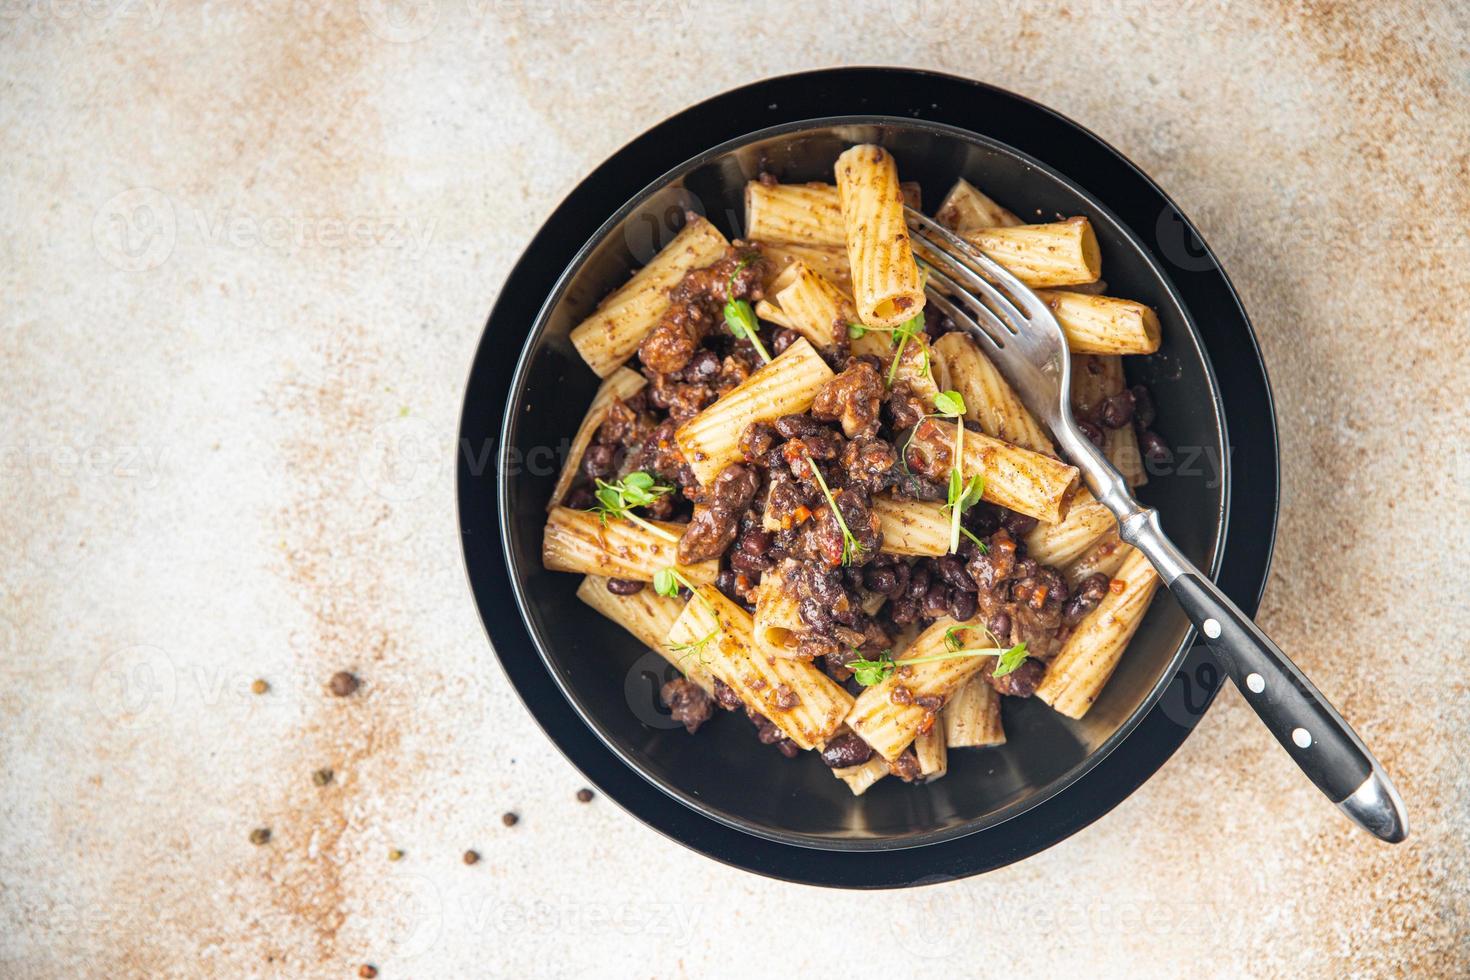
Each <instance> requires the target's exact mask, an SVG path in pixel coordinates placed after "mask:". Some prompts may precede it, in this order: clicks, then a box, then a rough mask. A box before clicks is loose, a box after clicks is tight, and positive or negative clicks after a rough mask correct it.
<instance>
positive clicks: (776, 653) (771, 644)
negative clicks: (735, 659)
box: [751, 560, 807, 657]
mask: <svg viewBox="0 0 1470 980" xmlns="http://www.w3.org/2000/svg"><path fill="white" fill-rule="evenodd" d="M799 567H800V566H799V564H798V563H797V562H795V561H790V560H788V561H786V562H783V563H782V564H781V565H780V566H779V567H777V568H773V569H771V570H770V571H769V572H766V574H765V575H763V576H761V584H760V586H759V587H758V588H757V589H756V599H755V620H754V625H753V626H752V629H751V637H752V642H754V644H755V648H756V650H758V651H760V652H761V653H764V654H765V655H766V656H768V657H795V656H797V651H798V649H799V647H800V645H801V634H803V633H805V632H806V629H807V626H806V622H805V621H804V620H802V618H801V611H800V609H799V608H798V603H799V600H798V598H797V595H796V590H795V586H794V583H792V582H790V581H788V576H789V575H790V573H791V572H793V571H795V570H796V569H797V568H799Z"/></svg>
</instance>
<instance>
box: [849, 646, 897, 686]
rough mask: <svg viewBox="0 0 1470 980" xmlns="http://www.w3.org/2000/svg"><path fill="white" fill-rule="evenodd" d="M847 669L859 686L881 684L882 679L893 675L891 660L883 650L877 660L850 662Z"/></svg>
mask: <svg viewBox="0 0 1470 980" xmlns="http://www.w3.org/2000/svg"><path fill="white" fill-rule="evenodd" d="M847 667H848V669H849V670H851V671H852V676H853V677H855V678H857V682H858V683H859V684H861V685H862V686H863V687H872V686H873V685H874V684H880V683H882V681H883V678H885V677H887V676H888V675H889V674H891V673H893V658H892V657H891V656H889V654H888V651H887V650H884V651H883V652H882V653H880V654H878V659H877V660H850V661H848V664H847Z"/></svg>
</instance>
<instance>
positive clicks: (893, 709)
mask: <svg viewBox="0 0 1470 980" xmlns="http://www.w3.org/2000/svg"><path fill="white" fill-rule="evenodd" d="M955 625H956V624H955V622H954V620H952V619H941V620H939V621H938V622H936V623H935V624H934V625H933V626H930V627H929V628H928V629H926V630H925V631H924V632H922V633H920V634H919V635H918V636H917V637H916V638H915V639H914V642H913V643H911V644H910V645H909V647H908V649H906V650H905V651H904V652H903V654H902V655H901V656H899V657H898V658H897V659H898V660H899V661H900V662H901V661H903V660H904V659H907V658H912V657H924V656H929V655H931V654H936V653H944V652H946V651H947V650H948V649H949V647H948V646H947V644H946V642H945V631H946V630H948V629H950V628H951V627H954V626H955ZM960 629H961V632H960V634H959V637H960V638H961V641H962V642H963V643H965V644H967V645H968V644H972V643H974V644H979V643H984V642H985V640H984V636H985V631H984V629H982V628H981V626H980V625H979V624H977V623H966V624H961V626H960ZM977 649H978V647H977ZM1000 652H1001V651H999V650H997V651H996V653H997V654H999V653H1000ZM990 659H993V658H990V657H985V656H972V657H956V658H953V659H950V660H933V661H930V662H928V663H922V664H903V663H900V665H899V667H898V669H897V670H895V671H894V672H893V673H892V674H890V675H889V676H888V677H886V678H884V679H883V680H882V681H880V682H879V683H877V684H874V685H873V686H872V687H869V688H867V689H865V690H864V691H863V693H862V694H860V695H858V699H857V703H856V704H854V705H853V706H852V713H851V714H849V715H848V716H847V725H848V727H849V728H851V729H852V730H853V731H854V732H856V733H857V734H858V735H859V736H860V737H861V738H862V740H863V741H865V742H867V743H868V744H869V745H870V746H872V747H873V750H874V751H875V752H877V753H878V754H879V755H881V756H883V758H885V759H887V760H888V761H890V762H892V761H893V760H894V759H897V758H898V757H899V755H900V754H902V752H903V750H904V749H906V748H908V746H909V743H910V742H912V741H913V740H914V737H915V736H917V735H918V734H919V730H920V729H921V728H923V727H924V725H925V723H926V719H928V718H929V715H930V712H929V711H927V710H926V709H925V708H924V707H923V706H922V705H920V704H917V703H915V701H916V699H918V698H941V699H944V698H948V697H949V696H950V695H951V694H953V693H954V692H955V691H957V690H958V689H959V687H960V685H961V684H963V683H964V682H965V681H967V680H969V679H970V678H971V677H973V676H975V675H976V674H978V673H979V672H980V669H981V667H983V666H984V664H985V662H986V661H987V660H990ZM899 687H903V688H905V689H907V691H908V693H909V697H908V698H905V699H902V700H901V701H895V700H894V699H893V694H894V692H895V691H896V690H897V689H898V688H899ZM930 722H931V723H932V719H930Z"/></svg>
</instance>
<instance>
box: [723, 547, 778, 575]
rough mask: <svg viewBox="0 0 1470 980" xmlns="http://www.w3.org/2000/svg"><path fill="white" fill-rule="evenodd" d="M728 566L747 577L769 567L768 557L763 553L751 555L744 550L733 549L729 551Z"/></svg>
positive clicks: (764, 570) (758, 573) (767, 569)
mask: <svg viewBox="0 0 1470 980" xmlns="http://www.w3.org/2000/svg"><path fill="white" fill-rule="evenodd" d="M730 567H731V568H733V569H735V571H737V572H743V573H745V575H746V576H747V577H750V578H754V577H756V576H757V575H760V574H761V573H762V572H766V571H769V570H770V568H771V561H770V559H768V558H766V557H765V556H764V555H752V554H750V553H749V552H746V551H733V552H731V553H730Z"/></svg>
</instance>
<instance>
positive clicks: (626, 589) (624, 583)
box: [607, 578, 643, 595]
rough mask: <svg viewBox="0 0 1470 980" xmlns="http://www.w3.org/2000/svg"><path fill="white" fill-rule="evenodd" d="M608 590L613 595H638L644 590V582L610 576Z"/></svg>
mask: <svg viewBox="0 0 1470 980" xmlns="http://www.w3.org/2000/svg"><path fill="white" fill-rule="evenodd" d="M607 591H609V592H611V593H612V594H613V595H637V594H638V593H639V592H642V591H643V583H642V582H635V581H633V580H632V579H626V578H610V579H608V580H607Z"/></svg>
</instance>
